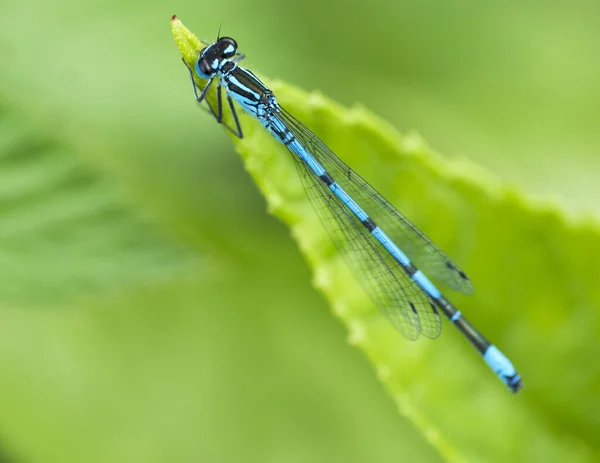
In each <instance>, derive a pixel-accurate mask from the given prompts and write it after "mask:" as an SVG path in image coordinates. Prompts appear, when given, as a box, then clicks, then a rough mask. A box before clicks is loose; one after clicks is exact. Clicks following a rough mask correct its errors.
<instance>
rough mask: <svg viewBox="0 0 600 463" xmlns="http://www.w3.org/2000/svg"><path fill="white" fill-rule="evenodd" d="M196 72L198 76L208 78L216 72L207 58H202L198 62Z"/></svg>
mask: <svg viewBox="0 0 600 463" xmlns="http://www.w3.org/2000/svg"><path fill="white" fill-rule="evenodd" d="M196 72H197V73H198V76H200V77H202V78H204V79H207V78H209V77H210V76H211V75H212V73H213V72H214V70H213V68H212V67H211V66H210V64H209V63H208V61H207V60H206V58H200V59H199V60H198V62H197V63H196Z"/></svg>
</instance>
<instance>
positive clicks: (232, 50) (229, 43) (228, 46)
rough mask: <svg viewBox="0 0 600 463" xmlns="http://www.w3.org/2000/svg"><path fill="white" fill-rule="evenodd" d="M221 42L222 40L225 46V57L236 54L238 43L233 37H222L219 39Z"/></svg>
mask: <svg viewBox="0 0 600 463" xmlns="http://www.w3.org/2000/svg"><path fill="white" fill-rule="evenodd" d="M219 42H221V44H222V46H223V57H224V58H231V57H232V56H233V55H235V54H236V52H237V48H238V44H237V42H236V41H235V40H233V39H232V38H231V37H221V38H220V39H219Z"/></svg>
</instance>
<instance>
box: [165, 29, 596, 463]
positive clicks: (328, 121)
mask: <svg viewBox="0 0 600 463" xmlns="http://www.w3.org/2000/svg"><path fill="white" fill-rule="evenodd" d="M173 27H174V31H175V36H176V38H178V46H179V48H180V50H181V51H182V55H183V56H184V57H185V59H186V61H187V62H188V63H189V64H191V63H193V61H194V57H195V56H197V52H198V50H197V48H198V47H197V44H194V40H193V39H191V38H190V36H189V34H191V33H189V31H187V29H185V28H184V27H183V25H181V23H179V22H178V21H174V22H173ZM178 31H179V35H177V32H178ZM184 31H185V32H184ZM265 82H267V84H268V85H269V87H270V88H271V89H272V90H273V91H274V93H275V94H276V95H277V96H278V99H279V102H280V103H281V104H282V106H284V107H285V108H286V109H288V110H289V111H290V112H292V113H293V114H294V115H295V116H296V117H297V118H298V119H300V120H301V121H302V122H303V123H305V124H306V125H307V126H308V127H309V128H310V129H311V130H313V131H314V132H315V133H316V134H317V135H318V136H319V137H320V138H321V139H322V140H323V141H324V142H325V143H326V144H327V145H328V146H329V147H330V148H332V150H333V151H334V152H336V153H338V154H339V155H340V157H342V158H343V159H344V161H346V162H347V163H348V164H349V165H350V166H351V167H352V168H353V169H354V170H356V171H357V172H359V173H360V174H361V175H362V176H364V177H365V178H366V179H367V180H368V181H370V183H372V184H373V185H374V186H375V187H376V188H377V189H378V190H380V191H381V192H382V193H383V194H384V196H386V197H387V198H388V199H390V200H391V201H392V202H393V203H394V204H396V205H397V206H399V208H400V210H401V211H403V213H405V215H407V216H408V217H409V218H410V219H411V220H412V221H413V222H414V223H415V224H417V225H418V226H419V227H420V228H421V229H423V230H424V231H425V232H426V233H427V234H428V235H429V236H430V237H431V238H432V239H433V240H434V241H435V242H436V243H438V244H439V245H440V246H441V247H442V248H443V249H444V250H446V251H447V253H448V254H449V255H450V256H452V257H453V258H454V259H455V260H456V262H457V263H459V265H461V267H462V268H464V269H465V270H466V271H467V272H468V273H469V275H470V276H471V278H472V280H473V282H474V284H475V288H476V290H475V294H474V295H473V296H470V297H467V296H463V295H455V294H449V297H450V299H451V300H453V301H454V302H455V303H456V305H457V306H459V307H460V308H461V310H462V311H463V313H465V314H466V316H467V317H468V318H469V319H470V320H471V321H472V322H473V323H474V324H475V325H476V326H477V327H479V328H480V330H481V331H482V332H483V333H484V334H486V335H487V336H488V337H489V338H490V339H491V340H492V341H493V342H494V343H495V344H496V345H498V346H499V347H500V349H501V350H502V351H503V352H505V353H506V354H507V355H509V357H510V358H511V359H512V360H513V362H514V363H515V366H516V367H517V370H518V371H519V372H520V373H521V375H522V377H523V379H524V382H525V389H524V390H523V391H522V393H520V394H519V395H517V396H513V395H511V394H510V393H509V392H507V391H506V390H505V389H504V386H503V385H502V384H501V383H500V382H499V381H498V379H497V378H496V377H495V375H494V374H493V373H491V372H490V371H489V369H488V368H487V366H485V364H484V363H483V362H482V360H481V359H480V358H479V356H478V355H477V353H476V352H474V351H473V349H472V348H471V347H470V346H469V345H467V343H466V342H465V341H464V339H462V337H461V336H460V335H459V334H458V333H456V332H454V331H453V329H452V328H451V327H449V326H447V330H445V333H444V335H443V336H442V337H441V339H439V340H438V341H436V342H429V341H427V340H423V341H420V342H416V343H409V342H407V341H405V340H404V339H402V338H401V337H400V336H399V335H398V334H397V333H396V332H395V331H394V330H393V328H392V327H391V326H390V325H389V324H388V323H387V322H386V320H385V319H384V317H383V316H382V315H381V314H379V313H378V311H377V309H376V308H375V307H374V306H373V305H372V304H371V303H370V302H369V300H368V299H367V297H366V295H365V294H364V293H363V292H362V291H361V289H360V288H359V286H358V285H357V283H356V280H355V279H354V277H353V276H352V274H351V273H350V271H349V270H348V269H347V267H346V265H345V264H344V262H343V261H342V260H341V258H340V257H339V256H338V255H337V254H336V252H335V250H334V249H333V247H332V245H331V243H330V242H329V239H328V236H327V235H326V233H325V231H324V230H323V228H322V227H321V225H320V223H319V221H318V219H317V217H316V215H315V213H314V211H313V210H312V208H311V206H310V204H309V203H308V201H307V199H306V197H305V195H304V192H303V190H302V187H301V184H300V181H299V179H298V178H297V176H296V172H295V168H294V165H293V161H292V159H291V158H290V155H289V153H288V152H287V150H286V149H285V147H283V146H281V145H280V144H279V143H277V142H276V141H275V140H274V139H272V137H271V136H270V135H269V134H268V133H267V132H266V131H265V130H264V129H263V128H262V127H261V126H260V124H258V123H257V122H256V121H254V120H252V119H251V118H250V117H249V116H243V117H242V125H243V127H244V130H245V138H244V139H243V140H237V139H234V142H235V143H236V147H237V150H238V152H239V153H240V155H241V156H242V157H243V159H244V162H245V166H246V169H247V170H248V172H249V173H250V174H251V175H252V177H253V178H254V180H255V181H256V183H257V185H258V187H259V188H260V190H261V192H262V193H263V195H264V196H265V198H266V200H267V202H268V205H269V210H270V212H271V213H273V214H274V215H275V216H277V217H278V218H280V219H281V220H282V221H283V222H285V223H286V224H287V225H288V226H289V227H290V230H291V233H292V235H293V237H294V238H295V239H296V241H297V242H298V245H299V247H300V249H301V250H302V252H303V254H304V255H305V256H306V259H307V261H308V262H309V264H310V266H311V267H312V268H313V272H314V275H315V276H314V281H315V285H316V286H317V287H318V288H319V289H320V290H321V291H323V293H324V294H325V295H326V297H327V299H328V300H329V301H330V303H331V305H332V307H333V311H334V313H335V314H336V315H337V316H338V317H339V318H340V319H341V320H342V321H343V322H344V323H345V325H346V326H347V327H348V329H349V331H350V340H351V342H352V343H353V344H355V345H356V346H358V347H359V348H360V349H362V350H363V351H364V352H365V353H366V354H367V355H368V357H369V359H370V361H371V363H372V364H373V367H374V370H375V371H376V372H377V375H378V377H379V378H380V380H381V381H382V382H383V384H384V385H385V387H386V388H387V389H388V391H389V393H390V395H391V396H392V397H393V399H394V401H395V402H396V405H397V407H398V410H399V411H400V413H402V414H403V415H406V416H408V417H409V418H410V419H411V420H412V421H413V422H414V423H415V424H416V425H417V426H418V427H419V428H420V429H421V430H422V432H423V434H424V436H425V437H426V438H427V439H428V440H429V441H430V442H431V443H432V444H433V445H435V446H436V447H437V448H438V449H439V451H440V452H441V454H442V455H443V456H444V457H445V458H446V459H448V460H450V461H557V462H558V461H597V460H598V458H600V452H599V448H598V447H599V445H598V443H597V439H596V437H595V436H597V435H598V434H599V433H600V425H599V424H598V422H597V419H596V417H597V416H598V411H599V410H597V409H598V404H599V403H600V401H598V399H597V397H598V394H597V391H598V387H599V385H600V375H599V373H600V371H599V364H598V362H597V361H595V359H597V358H598V355H599V354H600V352H599V351H600V347H598V343H597V342H595V340H596V339H598V335H599V322H598V317H597V315H596V313H595V312H596V310H597V307H598V306H599V304H600V289H598V285H596V284H595V281H594V279H595V276H596V275H598V274H600V268H599V266H600V234H599V227H598V225H597V223H595V222H593V221H590V222H589V223H577V224H574V223H572V222H570V221H569V220H568V219H567V218H566V217H565V214H564V213H563V212H561V211H560V210H558V209H557V208H556V207H555V206H553V205H552V204H543V203H541V202H539V201H536V200H534V199H532V198H529V197H527V196H526V195H525V194H524V193H523V192H520V191H518V190H517V189H515V188H511V187H508V186H506V185H503V184H501V183H500V182H499V181H498V180H497V179H495V178H494V177H493V176H492V175H490V174H489V173H487V172H485V171H484V170H482V169H481V168H478V167H477V166H476V165H473V164H472V163H470V162H468V161H466V160H464V159H449V158H446V157H443V156H441V155H439V154H436V153H435V152H433V151H432V150H431V149H430V148H429V147H428V146H427V145H426V143H425V142H424V141H423V140H422V139H421V138H420V137H419V136H418V135H416V134H410V135H404V136H403V135H401V134H399V133H397V132H396V131H395V130H394V129H393V128H392V127H390V126H389V124H387V123H385V122H384V121H382V120H381V119H379V118H377V117H375V116H374V115H372V114H370V113H369V112H368V111H367V110H365V109H364V108H361V107H355V108H353V109H346V108H343V107H341V106H339V105H337V104H335V103H333V102H332V101H330V100H329V99H327V98H325V97H323V96H322V95H320V94H318V93H311V94H307V93H305V92H302V91H300V90H297V89H295V88H293V87H291V86H289V85H286V84H283V83H281V82H276V81H271V80H266V79H265ZM591 359H594V361H590V360H591ZM467 416H468V417H471V419H469V420H467V421H466V420H465V417H467Z"/></svg>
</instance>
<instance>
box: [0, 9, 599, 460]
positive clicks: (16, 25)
mask: <svg viewBox="0 0 600 463" xmlns="http://www.w3.org/2000/svg"><path fill="white" fill-rule="evenodd" d="M174 13H176V14H177V15H178V16H179V17H180V18H181V19H182V20H183V21H184V23H185V24H186V25H187V26H188V27H190V28H191V29H192V30H193V31H195V32H196V33H197V34H198V35H199V37H201V38H204V39H206V40H210V39H212V38H214V37H215V36H216V34H217V30H218V28H219V26H221V27H222V29H221V32H222V34H224V35H231V36H233V37H235V38H236V40H237V41H238V42H239V44H240V45H241V50H242V52H244V53H246V54H247V55H248V58H247V60H246V61H245V64H246V65H247V66H249V67H251V68H252V69H254V70H257V71H258V72H260V73H262V74H264V75H267V76H270V77H274V78H280V79H282V80H285V81H288V82H290V83H292V84H294V85H297V86H299V87H302V88H306V89H320V90H321V91H322V92H323V93H324V94H326V95H328V96H330V97H332V98H334V99H336V100H338V101H340V102H342V103H344V104H348V105H350V104H353V103H355V102H358V103H361V104H363V105H365V106H366V107H368V108H369V109H371V110H373V111H374V112H375V113H377V114H379V115H381V116H383V117H385V118H386V119H388V120H389V121H390V122H391V123H392V124H393V125H394V126H396V127H397V128H399V129H400V130H403V131H406V130H410V129H415V130H417V131H418V132H420V133H421V134H422V135H423V136H424V137H425V138H426V139H427V141H428V142H429V143H430V144H431V145H432V146H433V147H434V148H435V149H436V150H438V151H440V152H442V153H444V154H445V155H451V156H452V155H462V156H466V157H468V158H470V159H472V160H474V161H476V162H478V163H479V164H481V165H483V166H485V167H487V168H488V170H489V171H490V172H492V173H494V174H495V175H497V176H499V177H500V178H502V179H504V180H506V181H507V182H509V183H514V184H516V185H519V186H520V187H522V188H523V189H524V190H527V191H529V192H531V193H534V194H536V195H540V196H545V197H548V196H550V197H552V198H553V199H555V200H557V201H560V202H562V203H563V204H564V205H565V206H566V208H567V209H568V210H569V211H573V213H574V214H577V213H578V212H580V211H586V210H591V211H596V210H597V208H598V205H597V201H596V197H597V195H598V192H599V188H598V183H597V181H596V179H597V172H598V171H599V168H600V157H599V156H598V151H599V147H600V131H599V130H598V127H599V122H600V85H599V84H598V82H600V60H598V46H599V45H598V44H600V28H598V24H599V23H600V5H599V4H598V3H597V2H592V1H586V0H575V1H572V2H569V3H564V2H556V1H545V2H534V1H531V2H525V3H524V2H517V1H515V0H512V1H509V2H503V3H502V4H492V3H487V4H483V3H482V2H476V1H474V0H470V1H464V2H442V1H439V0H437V1H405V0H401V1H393V2H392V1H381V0H371V1H369V2H366V1H363V2H358V1H341V0H340V1H331V0H330V1H321V2H317V1H312V0H308V1H302V2H276V1H273V0H256V1H253V2H248V1H243V0H238V1H233V0H223V1H220V2H210V3H209V2H191V1H174V2H169V3H168V4H167V3H165V2H153V1H151V0H150V1H144V2H136V1H128V2H116V1H113V2H99V1H93V0H92V1H90V2H74V1H69V0H64V1H40V0H37V1H31V0H26V1H16V0H3V2H2V3H1V4H0V56H1V58H2V71H1V72H0V84H1V85H0V179H1V180H0V211H1V213H2V217H1V220H0V275H1V276H2V280H1V281H2V284H0V310H1V311H0V317H1V318H0V326H2V335H1V336H0V377H1V378H2V379H1V380H0V449H2V451H1V452H0V461H3V462H4V461H6V462H54V461H56V462H75V461H77V462H81V461H86V462H106V461H113V462H117V461H123V462H125V461H128V462H132V461H140V462H162V461H169V462H180V461H181V462H191V461H194V462H195V461H203V462H204V461H206V462H221V461H223V462H233V461H252V462H254V461H256V462H305V461H311V462H321V461H322V462H326V461H327V462H329V461H344V462H365V461H368V462H395V461H423V462H429V461H440V460H441V457H439V456H438V455H437V454H436V452H435V451H434V450H433V449H432V448H431V447H430V446H429V444H428V443H427V442H426V439H425V438H424V437H423V436H422V435H420V434H419V433H418V432H417V431H416V430H414V429H413V427H412V425H411V424H410V423H409V422H407V421H406V420H404V419H403V418H402V417H401V416H400V415H399V414H398V413H397V411H396V409H395V406H394V404H393V403H392V401H391V399H390V398H389V397H388V396H386V394H385V392H384V391H383V388H382V387H381V386H380V384H379V383H378V382H377V380H376V378H375V375H374V374H373V372H372V367H371V366H370V365H369V364H368V362H367V361H366V359H365V358H364V357H363V355H362V354H361V353H360V352H358V351H357V350H355V349H353V348H351V347H350V346H348V345H347V342H346V339H345V338H346V334H345V330H344V329H343V328H342V327H341V326H340V325H339V323H338V322H337V321H336V320H335V319H334V318H333V317H332V316H331V315H330V314H329V309H328V307H327V305H326V304H325V302H324V300H323V298H322V297H321V296H320V295H319V294H318V293H317V292H316V291H315V290H314V289H312V287H311V276H310V272H309V270H308V268H307V266H306V264H305V263H304V262H303V260H302V258H301V257H300V255H299V252H298V251H297V249H296V246H295V244H294V243H293V241H292V240H291V238H290V237H289V233H288V231H287V230H286V228H285V227H284V226H283V225H281V224H280V223H279V222H278V221H276V220H275V219H274V218H272V217H269V216H268V215H267V213H266V210H265V209H266V208H265V203H264V200H263V199H262V197H261V196H260V195H259V193H258V192H257V190H256V188H255V186H254V185H253V183H252V181H251V179H250V178H249V177H248V176H247V174H246V173H245V172H244V170H243V167H242V163H241V161H240V159H239V158H238V156H237V155H236V154H235V153H234V151H233V147H232V144H231V142H230V140H229V139H228V137H227V136H225V135H224V133H223V131H222V130H220V129H219V128H218V127H216V125H215V123H214V121H213V120H211V119H210V118H209V117H208V116H206V115H205V114H203V113H202V112H200V111H199V110H198V108H196V106H195V104H194V103H193V100H192V95H191V90H190V88H189V82H188V76H187V74H186V70H185V68H184V67H183V65H182V64H181V62H180V58H179V54H178V52H177V49H176V47H175V44H174V42H173V40H172V37H171V32H170V24H169V19H170V17H171V15H172V14H174ZM266 243H268V246H269V247H268V251H267V249H266ZM440 342H441V343H443V340H442V341H440Z"/></svg>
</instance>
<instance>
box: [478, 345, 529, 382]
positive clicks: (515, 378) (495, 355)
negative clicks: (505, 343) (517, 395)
mask: <svg viewBox="0 0 600 463" xmlns="http://www.w3.org/2000/svg"><path fill="white" fill-rule="evenodd" d="M483 359H484V360H485V363H487V364H488V365H489V366H490V368H491V369H492V370H494V372H495V373H496V374H497V375H498V377H499V378H500V379H501V380H502V381H503V382H504V383H505V384H506V385H507V386H508V388H509V389H510V390H511V391H513V392H517V391H518V390H519V389H521V387H522V383H521V376H520V375H519V374H518V373H517V370H515V367H514V366H513V364H512V363H511V361H510V360H508V358H507V357H506V356H505V355H504V354H503V353H502V352H500V350H499V349H498V348H497V347H496V346H494V345H493V344H491V345H490V346H489V347H488V348H487V350H486V351H485V352H484V353H483Z"/></svg>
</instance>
